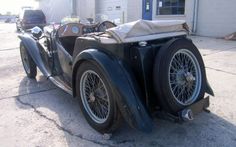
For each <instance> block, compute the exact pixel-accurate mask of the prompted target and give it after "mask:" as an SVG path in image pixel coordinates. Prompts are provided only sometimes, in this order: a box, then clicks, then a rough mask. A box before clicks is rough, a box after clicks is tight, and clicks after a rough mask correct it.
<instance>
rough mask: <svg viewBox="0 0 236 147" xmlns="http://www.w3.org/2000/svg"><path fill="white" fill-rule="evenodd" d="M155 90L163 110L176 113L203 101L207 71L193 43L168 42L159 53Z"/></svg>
mask: <svg viewBox="0 0 236 147" xmlns="http://www.w3.org/2000/svg"><path fill="white" fill-rule="evenodd" d="M153 76H154V77H153V78H154V87H155V92H156V94H157V96H158V98H159V101H160V104H161V106H162V108H163V109H166V110H167V111H169V112H171V113H177V112H178V111H180V110H182V109H184V108H185V107H187V106H189V105H191V104H193V103H195V102H196V101H198V100H199V99H201V98H203V97H204V93H205V89H206V75H205V67H204V63H203V60H202V57H201V55H200V53H199V51H198V49H197V48H196V47H195V45H194V44H193V43H192V41H190V40H188V39H185V38H182V39H177V40H174V41H170V42H168V43H167V44H166V45H164V46H163V47H162V48H161V49H160V51H159V52H158V53H157V56H156V60H155V65H154V73H153Z"/></svg>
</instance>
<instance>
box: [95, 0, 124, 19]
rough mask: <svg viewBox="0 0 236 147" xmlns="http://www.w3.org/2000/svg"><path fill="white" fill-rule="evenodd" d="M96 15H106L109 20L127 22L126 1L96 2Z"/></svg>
mask: <svg viewBox="0 0 236 147" xmlns="http://www.w3.org/2000/svg"><path fill="white" fill-rule="evenodd" d="M95 5H96V11H95V12H96V14H103V15H107V16H108V17H109V19H110V20H115V19H119V20H120V23H123V22H126V20H127V0H96V3H95Z"/></svg>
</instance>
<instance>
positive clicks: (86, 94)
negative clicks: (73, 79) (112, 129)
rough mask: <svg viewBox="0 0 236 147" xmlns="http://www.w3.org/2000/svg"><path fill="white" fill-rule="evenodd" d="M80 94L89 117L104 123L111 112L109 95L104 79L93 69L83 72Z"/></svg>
mask: <svg viewBox="0 0 236 147" xmlns="http://www.w3.org/2000/svg"><path fill="white" fill-rule="evenodd" d="M80 94H81V100H82V103H83V106H84V108H85V111H86V112H87V113H88V115H89V117H90V118H91V119H92V120H93V121H95V122H96V123H98V124H102V123H104V122H105V121H106V120H107V118H108V116H109V113H110V101H109V95H108V91H107V88H106V86H105V84H104V82H103V80H102V79H101V78H100V76H99V75H98V74H97V73H96V72H94V71H93V70H87V71H85V72H84V73H83V74H82V76H81V80H80Z"/></svg>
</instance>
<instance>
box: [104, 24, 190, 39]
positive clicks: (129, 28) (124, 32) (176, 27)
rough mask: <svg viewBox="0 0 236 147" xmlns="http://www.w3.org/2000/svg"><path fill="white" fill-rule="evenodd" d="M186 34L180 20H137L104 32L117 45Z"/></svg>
mask: <svg viewBox="0 0 236 147" xmlns="http://www.w3.org/2000/svg"><path fill="white" fill-rule="evenodd" d="M187 32H188V26H187V24H186V22H185V21H182V20H164V21H147V20H138V21H134V22H130V23H126V24H123V25H119V26H117V27H115V28H111V29H108V30H107V31H106V33H108V34H109V35H111V36H112V37H113V38H114V39H115V40H116V41H117V43H125V42H135V41H144V40H152V39H157V38H160V37H161V38H164V37H169V36H170V35H173V36H174V35H184V34H187ZM166 35H167V36H166Z"/></svg>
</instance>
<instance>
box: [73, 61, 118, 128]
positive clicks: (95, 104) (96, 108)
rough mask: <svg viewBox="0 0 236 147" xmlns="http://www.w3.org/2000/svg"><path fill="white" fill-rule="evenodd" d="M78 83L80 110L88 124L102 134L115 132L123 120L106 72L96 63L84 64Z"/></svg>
mask: <svg viewBox="0 0 236 147" xmlns="http://www.w3.org/2000/svg"><path fill="white" fill-rule="evenodd" d="M76 81H77V82H78V83H77V84H76V91H77V93H78V94H79V96H80V99H79V103H80V108H81V110H82V112H83V114H84V116H85V118H86V120H87V121H88V123H89V124H90V125H91V126H92V127H93V128H94V129H95V130H97V131H98V132H101V133H111V132H113V131H115V129H116V128H117V127H118V126H119V124H120V123H121V121H122V118H121V114H120V111H119V110H118V107H117V104H116V102H115V94H114V91H113V89H112V86H111V85H110V83H109V82H108V80H107V78H106V75H105V74H104V71H103V70H102V69H101V68H100V66H99V65H98V64H96V63H95V62H84V63H82V65H81V66H80V67H79V68H78V71H77V78H76Z"/></svg>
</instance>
